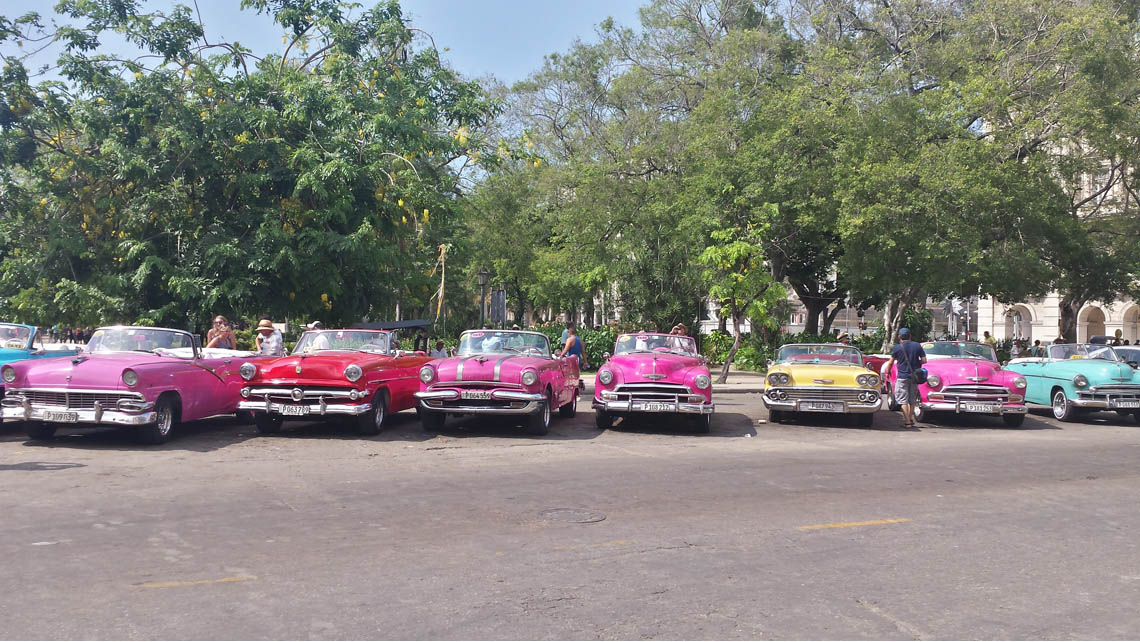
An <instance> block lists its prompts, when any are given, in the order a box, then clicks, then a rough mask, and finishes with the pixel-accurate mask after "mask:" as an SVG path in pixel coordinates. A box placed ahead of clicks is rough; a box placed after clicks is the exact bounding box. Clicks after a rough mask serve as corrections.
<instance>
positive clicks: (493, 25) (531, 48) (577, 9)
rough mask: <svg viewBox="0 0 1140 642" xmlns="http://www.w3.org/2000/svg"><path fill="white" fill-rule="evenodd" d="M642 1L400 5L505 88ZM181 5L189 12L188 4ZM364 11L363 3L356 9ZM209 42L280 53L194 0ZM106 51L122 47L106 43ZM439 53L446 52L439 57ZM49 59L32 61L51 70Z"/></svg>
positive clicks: (12, 11) (458, 61)
mask: <svg viewBox="0 0 1140 642" xmlns="http://www.w3.org/2000/svg"><path fill="white" fill-rule="evenodd" d="M647 2H648V0H573V1H567V0H563V1H561V2H550V1H547V0H532V1H524V0H465V1H463V0H403V1H402V2H401V5H402V6H403V8H404V14H405V16H407V17H408V18H410V19H411V23H412V26H414V27H416V28H419V29H423V30H424V31H426V32H428V33H429V34H431V36H432V37H433V38H434V39H435V43H436V45H437V46H438V47H439V48H440V49H441V53H442V54H443V57H444V58H445V59H447V60H448V61H449V62H450V63H451V65H452V67H453V68H455V69H456V70H458V71H459V72H461V73H463V74H464V75H466V76H468V77H470V78H480V77H483V76H486V75H488V74H490V75H494V76H495V77H496V78H498V79H499V80H501V81H503V82H505V83H507V84H510V83H513V82H515V81H517V80H521V79H522V78H525V77H526V75H527V74H528V73H530V72H532V71H535V70H537V69H538V68H539V67H540V66H541V65H542V58H543V56H545V55H547V54H550V53H554V52H563V51H566V50H567V49H568V48H569V47H570V45H571V43H573V42H574V40H575V39H581V40H583V41H587V42H588V41H592V40H594V39H595V35H594V28H595V26H596V25H597V24H598V23H600V22H601V21H602V20H604V19H606V18H607V17H613V18H614V20H615V21H616V22H617V23H618V24H621V25H626V26H637V25H638V14H637V9H638V7H640V6H642V5H644V4H646V3H647ZM140 4H141V5H142V7H143V10H144V11H162V10H166V9H168V8H170V7H172V6H174V5H175V4H176V2H173V1H169V2H168V1H163V0H158V1H155V0H151V1H149V2H147V1H144V2H141V3H140ZM182 4H188V5H191V6H192V2H190V0H184V1H183V2H182ZM361 4H363V5H365V6H370V3H369V2H368V1H367V0H365V1H364V2H361ZM53 5H54V0H3V1H2V2H0V15H5V16H8V17H14V16H17V15H22V14H24V13H26V12H29V11H37V12H39V13H40V14H41V15H42V16H44V17H45V18H49V17H51V16H54V13H53V12H52V11H51V9H50V7H51V6H53ZM198 6H199V8H200V9H201V11H202V18H203V21H204V22H205V24H206V33H207V36H208V38H209V39H210V40H211V41H218V40H224V41H230V42H232V41H234V40H237V41H239V42H240V43H241V44H243V45H245V46H246V47H249V48H250V49H252V50H253V51H254V52H255V53H261V52H266V51H280V50H281V49H282V45H281V35H282V31H281V29H280V27H278V26H277V25H275V24H273V23H272V22H271V21H270V20H269V19H268V17H266V16H259V15H257V14H256V13H254V12H252V11H245V12H242V11H239V10H238V6H239V2H238V0H198ZM106 42H107V43H108V44H109V46H112V47H115V46H121V45H115V44H112V43H111V41H110V40H107V41H106ZM444 50H446V51H444ZM54 58H55V56H54V55H50V56H48V57H47V58H42V57H41V58H37V61H36V62H37V63H40V64H45V63H48V62H53V61H54Z"/></svg>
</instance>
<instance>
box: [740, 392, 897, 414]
mask: <svg viewBox="0 0 1140 642" xmlns="http://www.w3.org/2000/svg"><path fill="white" fill-rule="evenodd" d="M760 398H761V399H763V400H764V407H765V408H767V409H768V410H787V411H789V412H841V413H843V414H861V413H870V412H877V411H878V410H879V409H880V408H882V407H883V398H882V397H879V398H878V399H876V400H875V401H874V402H873V403H862V402H857V401H856V402H851V401H838V400H835V399H787V400H782V401H778V400H775V399H769V398H768V396H767V395H763V396H761V397H760ZM812 401H816V402H827V403H838V404H843V410H834V411H830V410H806V409H801V408H800V405H801V404H808V403H810V402H812Z"/></svg>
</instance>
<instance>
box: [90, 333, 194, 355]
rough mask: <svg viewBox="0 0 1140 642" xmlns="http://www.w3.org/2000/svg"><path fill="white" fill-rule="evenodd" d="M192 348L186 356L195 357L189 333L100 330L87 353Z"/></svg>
mask: <svg viewBox="0 0 1140 642" xmlns="http://www.w3.org/2000/svg"><path fill="white" fill-rule="evenodd" d="M179 348H190V350H189V351H186V354H185V355H182V354H173V356H186V357H187V358H189V357H193V355H194V339H193V337H191V336H190V334H189V333H186V332H181V331H179V330H167V329H165V328H124V327H112V328H99V329H98V330H96V331H95V333H94V334H92V335H91V340H90V341H88V342H87V349H86V351H87V352H90V353H99V352H157V351H159V350H164V351H165V350H177V349H179Z"/></svg>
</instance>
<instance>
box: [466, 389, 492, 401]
mask: <svg viewBox="0 0 1140 642" xmlns="http://www.w3.org/2000/svg"><path fill="white" fill-rule="evenodd" d="M459 398H460V399H490V398H491V391H490V390H464V391H462V392H460V393H459Z"/></svg>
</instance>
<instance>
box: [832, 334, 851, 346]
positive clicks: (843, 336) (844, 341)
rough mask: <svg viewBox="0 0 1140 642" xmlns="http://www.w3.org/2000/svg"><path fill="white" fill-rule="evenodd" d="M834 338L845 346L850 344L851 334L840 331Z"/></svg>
mask: <svg viewBox="0 0 1140 642" xmlns="http://www.w3.org/2000/svg"><path fill="white" fill-rule="evenodd" d="M835 340H836V341H838V342H839V343H842V344H843V345H845V346H849V345H851V335H849V334H847V333H846V332H840V333H839V336H838V337H836V338H835Z"/></svg>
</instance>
